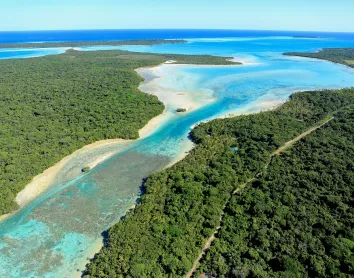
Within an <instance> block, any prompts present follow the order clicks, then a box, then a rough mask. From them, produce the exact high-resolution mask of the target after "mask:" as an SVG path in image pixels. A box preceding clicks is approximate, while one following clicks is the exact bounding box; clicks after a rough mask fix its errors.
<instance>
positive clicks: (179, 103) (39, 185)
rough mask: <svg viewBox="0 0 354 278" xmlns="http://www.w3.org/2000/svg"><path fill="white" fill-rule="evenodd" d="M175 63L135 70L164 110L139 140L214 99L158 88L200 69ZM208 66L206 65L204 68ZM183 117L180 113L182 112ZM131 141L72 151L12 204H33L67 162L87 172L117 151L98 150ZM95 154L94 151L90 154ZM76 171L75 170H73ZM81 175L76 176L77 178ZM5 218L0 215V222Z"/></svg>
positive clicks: (113, 141)
mask: <svg viewBox="0 0 354 278" xmlns="http://www.w3.org/2000/svg"><path fill="white" fill-rule="evenodd" d="M175 62H176V61H167V62H166V63H164V64H162V65H159V66H156V67H146V68H139V69H137V70H136V71H137V73H138V74H139V75H140V76H142V77H143V78H144V79H145V81H144V82H142V84H141V85H140V87H139V89H140V90H141V91H143V92H144V93H149V94H153V95H155V96H157V97H158V98H159V100H160V101H161V102H163V103H164V104H165V107H166V108H165V110H164V112H163V113H162V114H160V115H158V116H157V117H155V118H153V119H151V120H150V121H149V122H148V123H147V124H146V125H145V126H144V127H143V128H142V129H140V130H139V136H140V138H144V137H147V136H149V135H150V134H152V133H153V132H154V131H155V130H156V129H157V128H158V127H159V126H161V125H162V124H163V123H165V122H167V121H168V120H169V119H170V118H171V117H172V116H175V115H176V112H175V110H176V109H177V108H184V109H186V110H187V111H186V113H188V112H190V111H192V110H195V109H198V108H200V107H202V106H203V105H206V104H208V103H210V102H212V101H215V98H214V97H213V96H212V92H205V91H200V92H195V91H193V94H191V93H190V92H188V91H184V90H175V89H172V88H167V87H165V86H163V85H162V82H161V81H162V80H163V79H164V78H165V77H166V76H168V74H169V72H170V71H171V70H172V71H173V70H174V69H175V68H179V67H186V66H188V67H203V66H200V65H181V64H175ZM207 67H210V66H207ZM183 114H184V113H183ZM129 142H132V141H131V140H122V139H110V140H102V141H98V142H95V143H93V144H89V145H86V146H84V147H83V148H81V149H80V150H77V151H75V152H74V153H72V154H71V155H69V156H67V157H65V158H63V159H62V160H61V161H59V162H58V163H56V164H55V165H53V166H52V167H50V168H48V169H47V170H45V171H44V172H43V173H41V174H39V175H37V176H36V177H34V178H33V180H32V181H31V182H30V183H29V184H28V185H27V186H26V187H25V189H23V190H22V191H21V192H20V193H18V194H17V196H16V202H17V203H18V205H19V206H20V208H22V207H24V206H26V205H27V204H29V203H30V202H31V201H33V200H34V199H35V198H36V197H38V196H39V195H40V194H42V193H43V192H45V191H46V190H47V189H48V188H49V187H50V186H52V185H53V183H54V181H55V179H56V177H57V175H58V174H59V173H61V171H63V168H64V167H65V166H66V165H67V164H68V163H73V162H75V163H79V162H78V160H79V158H80V162H81V158H82V160H83V161H85V164H82V165H81V164H80V165H77V168H78V169H80V168H81V169H82V168H83V167H86V166H87V167H90V169H93V168H95V167H96V166H97V165H99V164H101V163H102V162H104V161H105V160H107V159H109V158H110V157H112V156H113V155H115V154H116V153H117V151H112V150H105V151H103V150H102V152H100V149H104V148H106V147H107V146H109V145H115V146H117V145H124V144H126V143H129ZM192 148H193V143H192V142H189V141H187V140H186V144H185V148H184V149H185V150H183V152H181V154H180V156H178V157H177V158H176V159H175V160H174V161H173V162H171V164H169V165H168V166H167V167H170V166H171V165H173V164H174V163H176V162H177V161H180V160H182V159H183V158H184V157H185V156H186V155H187V154H188V152H189V151H190V150H191V149H192ZM93 151H96V152H93ZM77 172H78V171H77ZM79 174H82V173H77V175H79ZM8 216H9V215H3V216H0V221H1V220H2V219H4V218H6V217H8Z"/></svg>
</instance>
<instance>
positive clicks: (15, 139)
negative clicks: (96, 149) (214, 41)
mask: <svg viewBox="0 0 354 278" xmlns="http://www.w3.org/2000/svg"><path fill="white" fill-rule="evenodd" d="M171 59H173V60H176V61H178V62H180V63H196V64H214V63H215V64H230V63H229V62H227V61H226V58H223V57H212V56H184V55H155V54H141V53H131V52H126V51H93V52H80V51H75V50H69V51H67V52H66V53H65V54H61V55H53V56H46V57H41V58H31V59H16V60H2V61H1V62H0V119H1V121H0V214H5V213H8V212H10V211H12V210H14V209H16V208H17V204H16V203H15V202H14V198H15V196H16V194H17V193H18V192H19V191H21V190H22V189H23V188H24V186H25V185H26V184H27V183H29V182H30V181H31V179H32V178H33V177H34V176H36V175H38V174H40V173H41V172H43V171H44V170H45V169H47V168H48V167H50V166H52V165H54V164H55V163H56V162H58V161H59V160H60V159H62V158H63V157H65V156H67V155H68V154H70V153H72V152H73V151H75V150H77V149H79V148H81V147H83V146H84V145H86V144H89V143H92V142H94V141H97V140H102V139H111V138H123V139H135V138H138V136H139V135H138V130H139V129H140V128H142V127H143V126H144V125H145V124H146V123H147V122H148V121H149V120H150V119H151V118H153V117H155V116H156V115H158V114H160V113H162V111H163V109H164V107H163V104H162V103H161V102H160V101H159V100H158V99H157V98H156V97H155V96H152V95H149V94H144V93H142V92H140V91H139V90H138V89H137V88H138V85H139V84H140V82H141V81H142V79H141V78H140V77H139V76H138V75H137V74H136V72H135V69H136V68H139V67H145V66H153V65H158V64H160V63H163V62H165V61H167V60H171ZM142 107H144V109H141V108H142Z"/></svg>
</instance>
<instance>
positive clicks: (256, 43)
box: [0, 37, 354, 278]
mask: <svg viewBox="0 0 354 278" xmlns="http://www.w3.org/2000/svg"><path fill="white" fill-rule="evenodd" d="M349 46H351V47H354V41H350V40H338V39H330V38H327V39H300V38H297V39H295V38H290V37H286V38H279V37H273V38H270V37H268V38H244V39H242V38H238V39H230V38H229V39H210V40H208V39H200V40H199V39H194V40H190V43H188V44H181V45H158V46H152V47H151V46H129V47H119V48H120V49H126V50H133V51H145V52H154V53H182V54H212V55H220V56H232V57H236V60H237V59H239V60H241V61H243V62H244V63H245V65H244V66H231V67H221V66H220V67H209V66H203V67H196V66H183V67H180V66H177V67H176V66H166V69H165V71H163V72H161V73H160V74H163V78H160V79H159V81H158V83H159V86H161V88H163V89H164V90H165V91H166V94H168V93H171V92H172V91H176V90H177V91H184V92H187V93H188V94H190V95H191V96H192V97H193V95H194V94H195V102H199V104H202V103H203V102H204V101H205V100H203V99H202V98H200V93H201V92H205V94H207V95H208V97H206V98H205V99H209V98H210V96H211V95H212V96H213V97H214V99H215V101H214V102H212V103H209V102H206V103H204V104H205V105H204V106H202V107H200V108H199V109H197V110H193V111H191V112H189V113H187V114H182V115H177V114H175V113H173V110H174V108H175V107H173V106H171V107H168V111H167V112H168V113H169V117H168V120H167V121H166V122H165V123H164V124H162V125H161V126H160V127H159V128H158V129H156V130H155V131H154V132H153V133H152V134H151V135H149V136H148V137H146V138H143V139H140V140H138V141H136V142H133V143H127V144H122V145H119V146H118V145H117V146H116V147H115V146H113V147H111V148H115V151H116V152H117V154H116V155H115V156H113V157H112V158H110V159H108V160H107V161H105V162H104V163H102V164H101V165H99V166H98V167H96V168H95V169H93V170H92V171H90V172H89V173H87V174H85V175H79V173H72V172H70V171H71V170H70V169H72V168H73V165H68V167H66V168H65V169H63V170H62V172H61V175H62V176H60V175H59V176H58V177H57V179H56V181H55V183H54V184H53V186H52V188H51V189H50V190H48V191H47V192H45V193H44V194H42V195H41V196H40V197H39V198H37V199H36V200H35V201H33V202H32V203H31V204H29V205H28V206H26V207H25V208H23V209H22V210H21V211H19V212H18V213H17V214H15V215H13V216H12V217H11V218H9V219H7V220H6V221H4V222H2V223H1V224H0V276H1V277H21V278H22V277H32V276H34V277H70V276H74V275H75V274H76V275H80V272H77V269H80V270H82V268H83V266H84V263H85V260H86V257H87V256H89V255H90V254H91V253H92V250H94V249H95V248H96V247H97V244H99V243H100V242H101V241H102V235H101V233H102V232H103V231H104V230H106V229H107V228H108V227H110V226H111V225H113V224H114V223H116V222H117V221H119V219H120V218H121V217H122V216H124V215H125V213H126V211H127V210H129V209H130V208H131V207H132V206H133V205H134V204H135V202H136V200H137V198H138V197H139V195H140V193H141V191H140V186H141V184H142V182H143V179H144V178H145V177H146V176H148V175H149V174H150V173H152V172H155V171H158V170H161V169H163V168H164V167H165V166H166V165H169V164H170V163H171V161H173V160H175V159H176V158H177V157H179V156H180V154H181V153H183V152H185V151H186V149H185V146H186V143H187V142H188V139H187V136H188V132H189V130H190V127H191V126H193V125H195V124H197V123H198V122H201V121H204V120H208V119H212V118H215V117H220V116H224V115H227V114H230V113H235V114H237V113H244V112H254V111H259V110H262V109H269V108H271V107H274V105H276V104H279V103H280V102H282V101H285V100H286V99H287V98H288V97H289V95H290V94H291V93H292V92H295V91H302V90H310V89H320V88H340V87H351V86H354V71H353V70H352V69H350V68H347V67H344V66H341V65H336V64H332V63H329V62H324V61H316V60H311V59H304V58H291V57H284V56H282V55H281V53H282V52H284V51H295V50H296V51H303V50H309V51H316V50H318V49H319V48H322V47H349ZM102 48H104V47H102ZM85 49H86V50H97V49H100V48H97V47H96V48H85ZM4 53H5V52H1V55H5V56H6V54H4ZM9 53H12V52H11V51H10V52H9ZM32 54H33V53H32ZM37 54H38V53H37ZM42 54H43V55H46V54H47V53H43V52H42ZM50 54H52V53H50ZM11 55H12V56H11ZM11 55H9V56H8V58H12V57H13V54H11ZM28 55H29V56H31V55H30V54H28ZM144 86H149V84H145V85H144ZM76 162H77V163H78V161H76ZM71 163H73V164H75V161H73V162H71ZM69 173H70V175H69ZM68 177H71V180H69V179H68ZM73 273H74V274H73Z"/></svg>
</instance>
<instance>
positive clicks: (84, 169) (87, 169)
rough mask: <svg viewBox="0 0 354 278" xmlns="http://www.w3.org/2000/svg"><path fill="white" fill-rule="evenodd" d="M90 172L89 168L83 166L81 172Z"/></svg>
mask: <svg viewBox="0 0 354 278" xmlns="http://www.w3.org/2000/svg"><path fill="white" fill-rule="evenodd" d="M90 170H91V167H89V166H85V167H84V168H82V169H81V172H83V173H86V172H88V171H90Z"/></svg>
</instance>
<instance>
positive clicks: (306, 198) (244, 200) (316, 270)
mask: <svg viewBox="0 0 354 278" xmlns="http://www.w3.org/2000/svg"><path fill="white" fill-rule="evenodd" d="M353 134H354V106H351V108H350V109H348V110H346V111H341V112H339V113H337V114H336V115H335V119H334V120H332V121H331V122H329V123H328V124H327V125H326V126H325V127H323V128H321V129H320V130H317V131H315V132H314V133H312V134H310V135H308V136H307V137H306V138H305V139H303V140H302V141H301V142H299V143H298V144H296V145H295V146H294V147H293V148H291V149H290V151H288V152H286V153H284V154H281V155H280V156H275V157H274V158H273V159H272V161H271V163H270V165H269V167H268V169H267V171H266V172H265V174H264V175H263V176H262V177H261V178H259V179H257V180H256V181H254V182H252V184H250V185H249V186H248V187H247V188H246V189H245V190H244V191H242V193H241V194H238V195H236V196H234V197H233V198H232V199H231V201H230V203H229V204H228V206H227V208H226V209H225V216H224V221H223V223H224V224H223V226H222V228H221V231H220V233H219V238H217V239H216V240H215V241H214V245H213V246H212V248H211V249H210V250H209V252H208V253H207V256H206V258H205V260H204V262H203V264H202V267H201V268H200V271H203V272H207V273H208V274H211V275H215V276H217V277H220V278H222V277H353V276H354V233H353V232H354V207H353V203H354V174H353V169H354V168H353V167H354V137H353Z"/></svg>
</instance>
